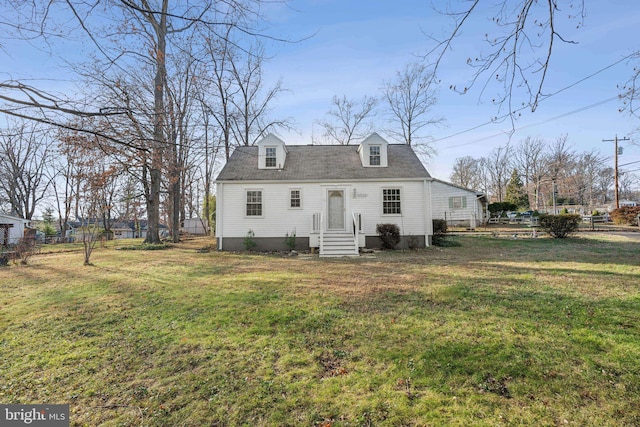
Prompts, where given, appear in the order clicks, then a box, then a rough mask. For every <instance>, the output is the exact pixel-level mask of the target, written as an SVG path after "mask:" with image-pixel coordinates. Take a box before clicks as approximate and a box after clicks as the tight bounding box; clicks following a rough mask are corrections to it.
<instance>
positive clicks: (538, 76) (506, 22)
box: [426, 0, 585, 118]
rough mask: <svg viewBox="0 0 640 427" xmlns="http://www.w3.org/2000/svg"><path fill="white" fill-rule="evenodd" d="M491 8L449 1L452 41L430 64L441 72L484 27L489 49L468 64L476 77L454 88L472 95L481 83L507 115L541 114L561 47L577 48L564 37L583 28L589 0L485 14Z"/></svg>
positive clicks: (497, 6) (476, 0) (474, 0)
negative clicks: (462, 39)
mask: <svg viewBox="0 0 640 427" xmlns="http://www.w3.org/2000/svg"><path fill="white" fill-rule="evenodd" d="M487 4H488V2H482V1H480V0H464V1H463V0H460V1H449V2H448V3H447V5H448V7H447V9H446V10H442V11H441V12H442V13H443V14H445V15H447V16H449V17H451V18H452V20H453V28H452V30H451V31H450V33H449V34H448V36H446V37H445V38H444V39H439V40H437V44H436V46H435V47H434V48H433V49H432V50H430V51H429V52H428V53H427V55H426V59H430V60H432V61H433V62H434V63H435V67H436V71H437V70H438V69H439V67H440V64H441V62H442V59H443V57H444V56H445V55H446V54H447V52H448V51H450V50H451V49H453V47H454V45H455V42H456V39H457V38H458V36H459V35H460V34H461V33H462V32H463V29H465V28H467V27H468V26H470V25H472V24H470V23H471V22H475V23H476V24H478V25H480V26H482V27H481V28H482V29H481V31H482V34H484V41H485V43H486V44H487V46H488V49H486V50H485V49H482V50H480V49H478V51H479V52H478V53H476V52H474V53H473V54H472V55H469V56H468V58H467V60H466V63H467V65H469V66H471V67H473V69H474V72H473V76H472V77H471V79H470V81H469V82H468V83H467V84H465V85H464V86H462V87H459V86H458V85H456V84H452V85H451V88H452V89H454V90H456V91H458V92H461V93H466V92H467V91H468V90H469V89H470V88H471V87H473V86H474V85H476V84H478V83H480V84H481V85H482V92H483V93H484V92H485V90H486V89H487V88H488V87H489V86H491V85H492V84H493V83H495V84H496V85H498V89H497V95H496V96H494V97H492V98H491V101H492V102H493V103H495V104H496V105H498V106H499V108H504V109H505V110H506V114H508V115H510V116H511V117H512V118H513V116H514V115H516V114H517V112H518V111H519V110H520V109H521V108H524V107H527V108H529V109H530V110H531V111H535V110H536V108H537V107H538V104H539V103H540V101H541V100H542V99H543V98H544V94H543V88H544V85H545V82H546V78H547V72H548V70H549V66H550V64H551V60H552V57H553V53H554V48H555V45H556V44H557V43H558V42H561V43H569V44H571V43H574V42H573V41H571V40H569V39H568V38H567V37H565V36H564V35H563V33H564V34H566V33H570V32H571V31H573V29H575V28H576V27H577V28H580V27H581V26H582V23H583V19H584V16H585V11H584V0H517V1H506V0H503V1H498V2H496V3H493V4H492V5H491V4H489V5H488V6H487V8H483V6H485V5H487ZM487 18H489V19H487ZM520 91H522V92H520ZM492 92H493V91H492Z"/></svg>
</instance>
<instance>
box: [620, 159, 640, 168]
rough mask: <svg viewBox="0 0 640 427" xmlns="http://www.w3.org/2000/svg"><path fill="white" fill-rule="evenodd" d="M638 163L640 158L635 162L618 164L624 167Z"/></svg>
mask: <svg viewBox="0 0 640 427" xmlns="http://www.w3.org/2000/svg"><path fill="white" fill-rule="evenodd" d="M636 163H640V160H636V161H635V162H629V163H623V164H621V165H618V166H620V167H622V166H629V165H634V164H636Z"/></svg>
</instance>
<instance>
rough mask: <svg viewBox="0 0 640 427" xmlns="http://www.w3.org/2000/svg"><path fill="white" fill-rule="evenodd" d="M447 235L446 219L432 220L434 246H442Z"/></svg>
mask: <svg viewBox="0 0 640 427" xmlns="http://www.w3.org/2000/svg"><path fill="white" fill-rule="evenodd" d="M446 235H447V221H445V220H444V219H434V220H433V241H432V243H433V244H434V245H435V246H443V245H444V240H445V237H446Z"/></svg>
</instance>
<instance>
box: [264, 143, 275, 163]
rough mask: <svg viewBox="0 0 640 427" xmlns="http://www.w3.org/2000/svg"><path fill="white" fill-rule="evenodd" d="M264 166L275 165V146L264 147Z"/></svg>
mask: <svg viewBox="0 0 640 427" xmlns="http://www.w3.org/2000/svg"><path fill="white" fill-rule="evenodd" d="M264 166H265V167H267V168H275V167H276V147H266V148H265V158H264Z"/></svg>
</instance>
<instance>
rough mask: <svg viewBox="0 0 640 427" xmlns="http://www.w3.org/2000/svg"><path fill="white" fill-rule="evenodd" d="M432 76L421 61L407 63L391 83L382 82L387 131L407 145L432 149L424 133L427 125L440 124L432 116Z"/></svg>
mask: <svg viewBox="0 0 640 427" xmlns="http://www.w3.org/2000/svg"><path fill="white" fill-rule="evenodd" d="M436 83H437V82H436V81H435V76H434V74H433V72H432V71H431V70H430V69H429V68H427V66H425V65H424V64H419V63H415V64H410V65H407V66H406V67H405V68H404V69H403V70H402V71H398V72H397V74H396V78H395V80H394V81H391V82H384V83H383V86H382V97H383V100H384V101H386V107H387V108H388V111H389V116H390V117H391V124H392V126H391V128H390V129H389V130H388V131H389V133H390V134H391V135H392V136H394V137H395V138H396V139H398V140H400V141H404V143H405V144H407V145H414V146H415V145H418V144H420V145H422V146H423V147H424V148H426V149H427V151H430V152H433V150H432V149H431V147H430V146H429V145H428V143H427V141H426V138H427V135H425V134H424V131H425V128H426V127H427V126H431V125H436V124H440V123H442V122H443V121H444V119H442V118H437V117H435V116H433V111H432V110H433V107H434V106H435V105H436V103H437V101H438V99H437V97H436V89H435V85H436Z"/></svg>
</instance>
